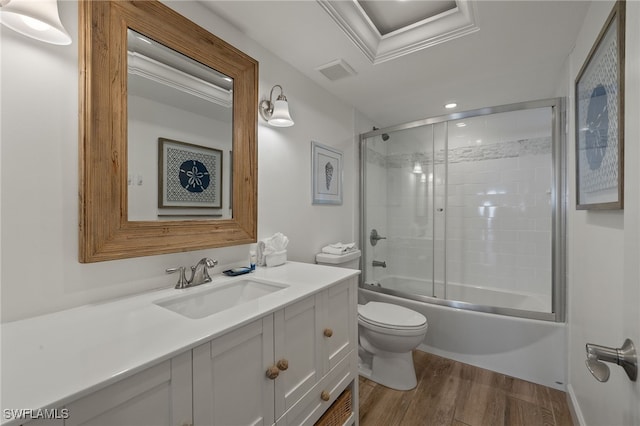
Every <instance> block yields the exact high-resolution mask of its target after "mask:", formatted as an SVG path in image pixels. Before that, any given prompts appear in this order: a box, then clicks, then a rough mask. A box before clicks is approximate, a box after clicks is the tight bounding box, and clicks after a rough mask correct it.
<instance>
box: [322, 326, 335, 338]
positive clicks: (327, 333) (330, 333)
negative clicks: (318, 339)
mask: <svg viewBox="0 0 640 426" xmlns="http://www.w3.org/2000/svg"><path fill="white" fill-rule="evenodd" d="M331 336H333V330H332V329H330V328H325V329H324V337H331Z"/></svg>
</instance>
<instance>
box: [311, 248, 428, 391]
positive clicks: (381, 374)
mask: <svg viewBox="0 0 640 426" xmlns="http://www.w3.org/2000/svg"><path fill="white" fill-rule="evenodd" d="M359 259H360V251H359V250H356V251H354V252H349V253H345V254H342V255H335V254H326V253H318V254H317V255H316V263H318V264H320V265H328V266H337V267H342V268H350V269H358V265H359ZM427 326H428V324H427V319H426V318H425V317H424V315H422V314H420V313H419V312H416V311H413V310H411V309H408V308H405V307H403V306H399V305H394V304H391V303H383V302H368V303H366V304H364V305H360V304H359V305H358V355H359V366H358V369H359V373H360V375H361V376H363V377H366V378H368V379H369V380H372V381H374V382H376V383H379V384H381V385H384V386H386V387H389V388H391V389H397V390H410V389H413V388H415V387H416V385H417V379H416V372H415V368H414V366H413V357H412V354H411V352H412V351H413V350H414V349H415V348H416V347H418V345H419V344H420V343H422V341H423V340H424V337H425V336H426V334H427Z"/></svg>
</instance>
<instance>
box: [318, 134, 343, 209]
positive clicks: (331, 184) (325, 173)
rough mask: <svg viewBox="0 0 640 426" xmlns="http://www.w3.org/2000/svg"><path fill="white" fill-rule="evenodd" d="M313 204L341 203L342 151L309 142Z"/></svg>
mask: <svg viewBox="0 0 640 426" xmlns="http://www.w3.org/2000/svg"><path fill="white" fill-rule="evenodd" d="M311 185H312V186H311V193H312V194H313V204H342V151H339V150H337V149H335V148H331V147H328V146H325V145H322V144H320V143H318V142H313V141H312V142H311Z"/></svg>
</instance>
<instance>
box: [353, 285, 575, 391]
mask: <svg viewBox="0 0 640 426" xmlns="http://www.w3.org/2000/svg"><path fill="white" fill-rule="evenodd" d="M379 283H380V287H378V286H377V283H376V284H375V285H369V284H364V285H363V286H362V287H361V288H360V289H359V294H358V301H359V303H367V302H369V301H378V302H387V303H395V304H397V305H401V306H405V307H407V308H409V309H413V310H415V311H417V312H420V313H421V314H423V315H424V316H425V317H426V318H427V323H428V324H429V328H428V331H427V335H426V337H425V340H424V341H423V342H422V344H421V345H420V346H418V349H419V350H422V351H424V352H429V353H432V354H435V355H439V356H442V357H446V358H450V359H454V360H456V361H460V362H463V363H466V364H471V365H475V366H478V367H481V368H486V369H488V370H492V371H496V372H498V373H502V374H506V375H509V376H513V377H517V378H519V379H523V380H527V381H530V382H534V383H538V384H541V385H544V386H548V387H551V388H554V389H559V390H563V391H564V390H565V383H566V371H567V368H566V356H565V354H566V342H567V340H566V327H565V324H564V323H557V322H551V321H544V320H538V319H529V318H520V317H517V316H509V315H498V314H495V313H490V312H481V311H474V310H468V309H462V308H464V307H465V305H467V304H466V303H454V305H458V306H459V307H455V306H454V307H451V306H443V305H441V304H438V303H442V299H437V298H431V297H423V298H422V299H423V300H411V299H408V298H406V297H402V296H404V295H403V294H402V293H404V292H409V293H411V292H412V291H413V294H416V293H415V289H416V288H427V287H420V286H421V285H424V283H420V282H418V281H416V280H407V279H403V278H402V277H387V278H386V279H381V280H380V282H379ZM393 285H395V286H396V289H395V290H393V289H390V288H389V287H391V286H393ZM385 286H387V288H385ZM438 290H439V289H438V287H437V284H436V291H438ZM479 290H480V289H479V288H471V289H470V288H468V286H466V287H464V286H462V287H458V288H456V287H455V286H451V287H449V288H448V290H447V296H448V297H449V298H450V295H451V294H453V293H455V292H456V291H459V292H464V291H466V292H467V293H471V295H473V296H477V297H487V296H488V295H487V294H486V293H485V294H482V292H481V291H479ZM430 291H431V288H430V287H429V292H430ZM418 294H419V293H418ZM436 294H437V293H436ZM468 295H469V294H467V296H468ZM489 295H492V296H496V295H495V294H489ZM501 296H502V297H504V298H509V297H511V295H501ZM520 296H521V295H520ZM516 299H517V300H520V302H522V303H525V306H527V307H529V306H530V305H529V304H530V303H539V302H540V301H535V300H534V301H531V300H529V301H526V300H521V299H522V298H520V297H517V298H516ZM478 301H480V299H478V300H475V302H478ZM505 301H506V299H505ZM474 307H475V308H477V307H478V306H477V305H474ZM487 310H488V311H491V309H487Z"/></svg>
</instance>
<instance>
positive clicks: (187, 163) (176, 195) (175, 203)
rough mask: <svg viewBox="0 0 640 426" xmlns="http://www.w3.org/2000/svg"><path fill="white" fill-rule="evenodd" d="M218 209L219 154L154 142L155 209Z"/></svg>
mask: <svg viewBox="0 0 640 426" xmlns="http://www.w3.org/2000/svg"><path fill="white" fill-rule="evenodd" d="M172 207H173V208H209V209H210V208H222V151H221V150H219V149H214V148H208V147H204V146H200V145H193V144H190V143H185V142H179V141H174V140H171V139H165V138H159V139H158V208H172Z"/></svg>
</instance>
